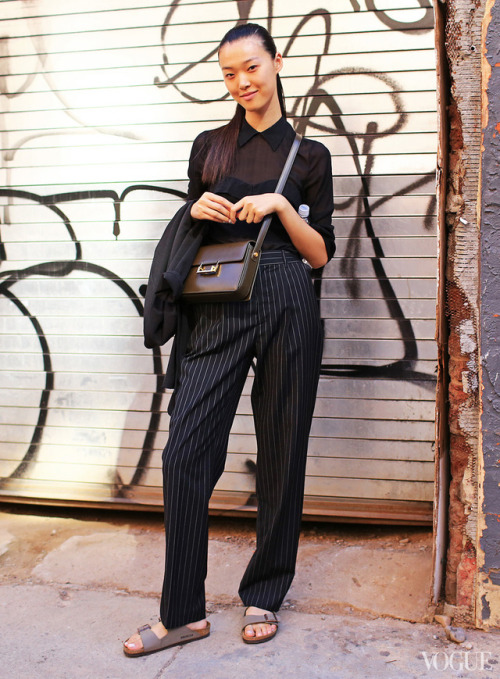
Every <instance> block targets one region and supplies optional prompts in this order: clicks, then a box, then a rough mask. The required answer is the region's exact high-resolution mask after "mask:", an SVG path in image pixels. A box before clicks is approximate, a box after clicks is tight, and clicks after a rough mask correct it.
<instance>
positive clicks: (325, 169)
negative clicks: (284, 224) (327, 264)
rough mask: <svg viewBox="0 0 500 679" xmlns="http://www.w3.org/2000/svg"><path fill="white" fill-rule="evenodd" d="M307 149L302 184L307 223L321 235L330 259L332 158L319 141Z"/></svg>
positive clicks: (331, 255) (331, 241) (332, 241)
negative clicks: (306, 167)
mask: <svg viewBox="0 0 500 679" xmlns="http://www.w3.org/2000/svg"><path fill="white" fill-rule="evenodd" d="M309 149H310V151H309V153H310V157H309V162H308V170H309V172H308V176H307V177H306V178H305V186H304V189H305V196H306V203H307V204H308V205H309V209H310V212H309V224H310V226H312V227H313V228H314V229H315V230H316V231H318V233H320V234H321V235H322V236H323V240H324V241H325V246H326V251H327V254H328V259H329V260H330V259H331V258H332V257H333V255H334V253H335V234H334V230H333V225H332V213H333V207H334V205H333V180H332V159H331V156H330V151H329V150H328V149H327V148H326V146H324V145H323V144H321V143H319V142H314V143H311V144H310V146H309Z"/></svg>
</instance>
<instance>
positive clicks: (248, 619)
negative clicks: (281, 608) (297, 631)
mask: <svg viewBox="0 0 500 679" xmlns="http://www.w3.org/2000/svg"><path fill="white" fill-rule="evenodd" d="M243 620H244V623H243V627H242V628H241V629H243V630H244V629H245V627H246V626H247V625H258V624H266V623H267V624H268V625H279V620H278V617H277V615H276V613H260V614H258V615H245V616H243Z"/></svg>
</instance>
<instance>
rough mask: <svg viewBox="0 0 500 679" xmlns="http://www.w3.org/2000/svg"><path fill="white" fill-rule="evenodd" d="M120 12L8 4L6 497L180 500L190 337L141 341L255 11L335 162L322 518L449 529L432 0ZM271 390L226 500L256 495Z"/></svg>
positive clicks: (216, 502) (118, 5)
mask: <svg viewBox="0 0 500 679" xmlns="http://www.w3.org/2000/svg"><path fill="white" fill-rule="evenodd" d="M143 4H144V5H146V3H143ZM104 7H105V9H103V3H101V2H97V0H85V2H83V0H73V2H71V3H62V2H54V1H52V2H51V1H50V0H46V1H44V0H40V1H39V2H33V3H21V2H18V1H15V0H10V1H9V0H7V1H5V0H4V1H3V2H2V3H1V6H0V12H1V24H0V35H1V36H2V37H1V38H0V44H1V46H2V51H1V55H0V64H1V75H0V86H1V102H2V119H3V125H2V127H3V132H2V166H1V180H0V185H1V186H2V188H1V189H0V197H1V205H2V213H3V214H2V219H1V244H0V247H1V251H0V257H1V268H0V293H1V294H0V328H1V353H0V370H1V382H0V399H1V400H0V405H1V421H0V441H1V443H0V446H1V449H0V476H1V477H3V480H2V481H1V489H0V497H2V496H3V497H4V498H13V497H15V498H32V499H33V498H41V499H47V498H48V499H51V500H52V501H89V502H110V503H113V502H115V503H137V504H138V505H157V504H159V503H161V488H160V487H161V473H160V458H161V449H162V447H163V445H164V442H165V439H166V436H167V431H168V417H167V415H166V414H165V410H166V399H167V396H166V395H162V393H161V392H160V391H158V388H157V387H158V385H159V383H160V382H161V378H160V377H159V376H160V375H161V373H162V370H163V367H164V366H165V364H166V357H167V356H168V350H169V347H168V346H167V347H165V348H164V349H163V350H162V352H161V354H160V352H159V351H158V352H150V351H147V350H146V349H145V348H144V346H143V342H142V319H141V314H142V300H143V296H142V295H143V286H144V284H145V282H146V280H147V275H148V271H149V265H150V261H151V257H152V252H153V249H154V245H155V242H156V241H157V240H158V238H159V236H160V235H161V232H162V230H163V228H164V226H165V223H166V222H167V221H168V219H169V217H171V216H172V214H174V212H175V211H176V209H177V208H178V207H179V205H180V204H181V196H182V192H183V191H185V190H186V187H187V183H186V169H187V158H188V153H189V149H190V145H191V142H192V140H193V139H194V137H195V136H196V134H197V133H198V132H200V131H201V130H203V129H206V128H208V127H215V126H217V125H218V124H221V123H222V122H224V121H226V120H227V119H228V118H229V117H230V116H231V115H232V111H233V109H234V104H233V103H232V102H231V101H229V100H228V97H227V96H226V94H225V89H224V86H223V84H222V82H221V79H220V74H219V69H218V66H217V62H216V57H215V56H214V50H215V49H216V45H217V43H218V41H219V39H220V37H221V36H222V35H223V34H224V32H225V31H226V30H228V29H229V28H230V27H231V26H232V25H234V24H235V23H236V22H237V21H238V20H247V19H249V20H253V21H257V22H260V23H262V24H264V25H266V26H267V27H270V29H271V31H272V33H273V35H274V36H275V38H276V41H277V43H278V47H279V49H280V50H281V51H283V52H284V54H285V69H284V71H283V82H284V88H285V93H286V95H287V107H288V111H289V113H290V119H291V120H292V121H293V122H294V124H295V125H296V127H297V128H298V129H299V130H300V131H301V132H303V133H305V134H307V135H308V136H310V137H316V138H318V139H320V140H321V141H323V143H325V144H326V145H327V146H328V147H329V148H330V149H331V152H332V156H333V166H334V174H335V192H336V201H337V207H336V213H335V227H336V232H337V236H338V252H337V255H336V257H335V259H334V260H333V261H332V262H331V263H329V264H328V265H327V267H326V268H325V270H324V272H323V276H322V279H318V280H317V289H318V294H319V295H320V297H321V309H322V316H323V318H324V324H325V337H326V341H325V351H324V359H323V375H322V379H321V382H320V387H319V395H318V401H317V407H316V413H315V418H314V422H313V427H312V434H311V441H310V457H309V465H308V476H307V483H306V493H307V497H306V505H305V510H306V512H308V513H313V514H316V515H320V514H324V515H327V516H328V515H329V516H346V517H375V518H379V519H381V520H383V519H390V518H393V519H394V518H396V519H398V518H399V519H401V518H403V519H406V520H408V521H417V520H428V519H429V518H430V511H431V503H432V497H433V476H434V472H433V469H434V463H433V440H434V393H435V376H434V371H435V364H436V346H435V342H434V331H435V320H434V317H435V296H436V292H435V287H436V267H437V264H436V234H435V195H434V194H435V179H434V173H435V157H436V144H437V141H436V95H435V89H436V86H435V56H434V36H433V28H432V23H433V15H432V9H431V4H430V2H428V1H427V0H419V1H418V2H416V1H412V0H398V2H394V1H392V2H391V1H390V0H386V1H382V0H380V1H377V2H374V0H365V2H357V1H356V0H351V1H350V2H349V1H347V0H338V1H336V2H335V3H333V2H328V3H326V6H325V7H326V9H322V7H323V5H322V4H321V3H315V2H310V3H306V7H307V10H306V9H304V7H305V5H304V3H298V2H290V1H289V0H287V1H285V0H275V2H273V3H268V2H264V0H258V1H256V2H235V1H233V0H218V1H210V0H207V1H205V2H188V1H186V2H183V1H181V0H176V1H175V2H171V3H170V4H169V5H167V6H165V5H161V4H155V3H153V2H151V3H149V4H147V6H142V7H140V6H138V3H137V2H136V0H120V2H118V1H117V0H108V2H106V3H104ZM270 11H271V12H272V15H270V14H269V12H270ZM306 12H307V13H306ZM179 192H180V193H179ZM251 380H252V377H251V375H250V376H249V379H248V383H247V385H246V388H245V392H244V394H243V396H242V400H241V403H240V408H239V411H238V415H237V417H236V420H235V423H234V427H233V433H232V436H231V439H230V448H229V455H228V461H227V467H226V472H225V474H224V475H223V477H222V478H221V480H220V482H219V484H218V487H217V490H216V492H215V494H214V498H213V503H212V506H213V508H214V509H221V508H224V509H226V510H231V509H238V508H239V509H241V510H243V509H247V510H250V511H251V510H252V507H253V505H254V496H253V492H254V476H253V473H252V471H253V461H254V460H255V453H256V450H255V440H254V437H253V424H252V418H251V411H250V401H249V391H250V386H251Z"/></svg>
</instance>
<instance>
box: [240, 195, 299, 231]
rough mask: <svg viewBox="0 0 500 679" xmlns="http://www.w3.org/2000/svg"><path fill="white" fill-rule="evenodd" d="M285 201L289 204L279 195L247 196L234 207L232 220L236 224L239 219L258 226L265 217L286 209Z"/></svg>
mask: <svg viewBox="0 0 500 679" xmlns="http://www.w3.org/2000/svg"><path fill="white" fill-rule="evenodd" d="M284 201H286V202H288V201H287V200H286V198H284V197H283V196H282V195H281V194H279V193H260V194H259V195H257V196H245V197H244V198H242V199H241V200H239V201H238V202H237V203H235V204H234V205H233V206H232V209H231V212H230V215H229V217H230V220H231V221H232V222H235V221H236V219H239V220H240V221H241V222H248V224H258V223H259V222H261V221H262V220H263V219H264V217H266V216H267V215H270V214H271V213H272V212H278V213H279V212H280V210H282V209H283V207H284Z"/></svg>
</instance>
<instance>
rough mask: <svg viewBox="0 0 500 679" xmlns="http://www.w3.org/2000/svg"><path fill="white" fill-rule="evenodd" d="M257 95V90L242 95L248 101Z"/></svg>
mask: <svg viewBox="0 0 500 679" xmlns="http://www.w3.org/2000/svg"><path fill="white" fill-rule="evenodd" d="M255 94H257V90H255V91H253V92H245V93H244V94H242V95H241V98H242V99H246V100H248V99H251V98H252V97H253V96H254V95H255Z"/></svg>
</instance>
